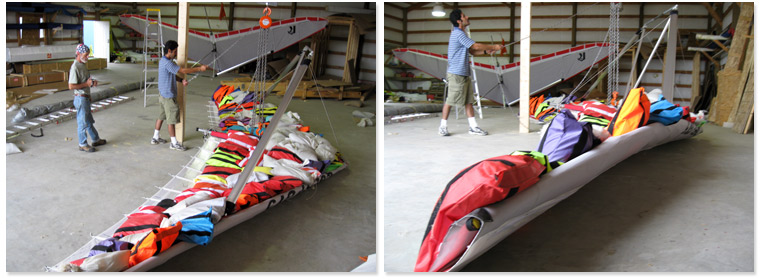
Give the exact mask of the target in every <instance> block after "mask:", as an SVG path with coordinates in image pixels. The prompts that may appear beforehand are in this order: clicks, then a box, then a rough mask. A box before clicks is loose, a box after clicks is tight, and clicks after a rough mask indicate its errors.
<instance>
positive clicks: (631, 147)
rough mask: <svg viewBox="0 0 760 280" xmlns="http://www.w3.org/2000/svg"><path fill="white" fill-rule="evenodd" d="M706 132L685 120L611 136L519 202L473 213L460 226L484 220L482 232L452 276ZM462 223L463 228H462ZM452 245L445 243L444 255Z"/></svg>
mask: <svg viewBox="0 0 760 280" xmlns="http://www.w3.org/2000/svg"><path fill="white" fill-rule="evenodd" d="M701 132H702V129H701V128H699V127H697V126H696V125H694V124H693V123H690V122H688V121H686V120H681V121H679V122H678V123H675V124H673V125H670V126H664V125H662V124H661V123H653V124H650V125H647V126H645V127H641V128H638V129H636V130H634V131H632V132H629V133H627V134H625V135H622V136H615V137H610V138H608V139H607V140H606V141H605V142H603V143H602V144H600V145H599V146H597V147H595V148H594V149H592V150H590V151H588V152H586V153H584V154H582V155H580V156H578V157H576V158H574V159H573V160H571V161H569V162H567V163H566V164H564V165H562V166H560V167H558V168H556V169H554V170H553V171H551V172H549V173H547V174H545V175H543V176H542V177H541V180H540V181H539V182H538V183H536V184H535V185H533V186H532V187H530V188H528V189H527V190H525V191H522V192H520V193H518V194H517V195H515V196H514V197H511V198H509V199H507V200H503V201H500V202H498V203H495V204H492V205H490V206H487V207H483V208H479V209H476V210H474V211H472V212H471V213H470V214H468V215H467V216H465V217H464V218H462V219H460V221H461V220H466V219H468V218H469V217H475V218H477V219H480V220H481V222H482V227H481V228H480V230H479V232H478V233H477V235H476V236H475V238H474V239H473V241H472V242H470V243H469V244H465V245H467V246H468V247H467V249H466V251H465V252H464V254H463V255H462V257H461V258H460V259H459V260H458V261H457V263H456V264H454V266H453V267H452V268H451V270H450V271H458V270H460V269H462V268H463V267H464V266H465V265H467V264H468V263H470V262H471V261H473V260H474V259H475V258H477V257H479V256H480V255H482V254H483V253H485V252H486V251H488V250H489V249H490V248H492V247H493V246H495V245H496V244H498V243H499V242H501V241H502V240H504V238H506V237H507V236H509V235H510V234H512V233H513V232H514V231H516V230H517V229H519V228H520V227H521V226H523V225H524V224H526V223H528V222H529V221H531V220H533V219H534V218H535V217H537V216H538V215H540V214H541V213H543V212H544V211H546V210H548V209H549V208H551V207H552V206H554V205H555V204H557V203H559V202H560V201H562V200H564V199H565V198H567V197H569V196H570V195H572V194H573V193H575V192H576V191H577V190H579V189H580V188H581V187H583V186H584V185H586V184H587V183H589V182H591V180H593V179H594V178H596V177H597V176H599V175H600V174H602V173H603V172H605V171H607V170H608V169H610V168H612V167H613V166H615V165H616V164H618V163H619V162H621V161H623V160H625V159H627V158H628V157H630V156H632V155H634V154H636V153H638V152H640V151H643V150H648V149H651V148H654V147H656V146H659V145H662V144H665V143H668V142H672V141H677V140H681V139H686V138H690V137H693V136H696V135H698V134H699V133H701ZM457 224H460V226H459V227H457V226H456V225H457ZM463 224H464V223H454V224H453V225H452V227H451V228H449V232H448V233H447V235H446V236H447V237H448V236H449V235H452V236H454V235H456V234H457V233H458V232H459V231H462V230H466V229H465V228H464V226H463ZM444 240H446V238H444ZM448 245H449V244H446V243H444V244H442V245H441V246H442V249H441V251H444V248H445V247H446V246H448ZM452 245H456V242H452ZM454 249H455V248H447V249H445V250H449V251H450V250H454Z"/></svg>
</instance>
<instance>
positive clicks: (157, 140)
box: [150, 137, 166, 145]
mask: <svg viewBox="0 0 760 280" xmlns="http://www.w3.org/2000/svg"><path fill="white" fill-rule="evenodd" d="M164 143H166V140H164V138H160V137H159V138H151V139H150V144H151V145H158V144H164Z"/></svg>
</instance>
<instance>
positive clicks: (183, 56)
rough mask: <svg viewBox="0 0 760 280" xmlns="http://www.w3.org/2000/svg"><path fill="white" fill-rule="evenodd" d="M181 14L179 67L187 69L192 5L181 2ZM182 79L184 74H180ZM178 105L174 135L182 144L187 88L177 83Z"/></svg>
mask: <svg viewBox="0 0 760 280" xmlns="http://www.w3.org/2000/svg"><path fill="white" fill-rule="evenodd" d="M178 7H179V11H178V12H179V13H178V14H177V32H178V34H177V44H178V45H179V46H178V47H177V65H179V67H181V68H185V67H187V31H188V27H189V26H188V24H189V19H190V17H189V16H188V13H189V8H190V4H188V3H187V2H179V6H178ZM178 75H180V76H181V77H182V78H184V77H185V75H184V74H178ZM177 105H178V106H179V123H178V124H176V125H175V126H174V133H175V136H176V137H177V142H180V143H182V142H183V141H184V139H185V86H183V85H182V83H177Z"/></svg>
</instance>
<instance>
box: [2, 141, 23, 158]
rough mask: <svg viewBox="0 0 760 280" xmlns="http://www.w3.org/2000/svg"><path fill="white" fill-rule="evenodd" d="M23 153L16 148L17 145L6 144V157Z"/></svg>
mask: <svg viewBox="0 0 760 280" xmlns="http://www.w3.org/2000/svg"><path fill="white" fill-rule="evenodd" d="M18 153H21V149H19V148H18V146H16V144H13V143H5V154H6V155H12V154H18Z"/></svg>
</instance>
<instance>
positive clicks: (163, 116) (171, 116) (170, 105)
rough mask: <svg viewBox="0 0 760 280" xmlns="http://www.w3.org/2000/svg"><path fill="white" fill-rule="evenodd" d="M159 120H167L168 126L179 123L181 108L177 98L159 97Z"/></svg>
mask: <svg viewBox="0 0 760 280" xmlns="http://www.w3.org/2000/svg"><path fill="white" fill-rule="evenodd" d="M158 105H159V106H158V110H159V113H158V119H159V120H166V123H167V124H176V123H179V106H177V99H176V98H164V97H163V96H159V97H158Z"/></svg>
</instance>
